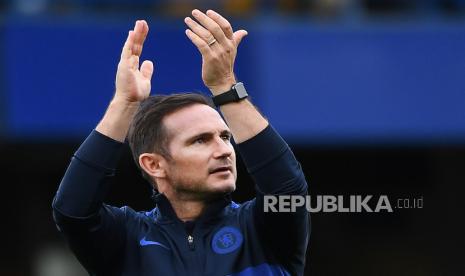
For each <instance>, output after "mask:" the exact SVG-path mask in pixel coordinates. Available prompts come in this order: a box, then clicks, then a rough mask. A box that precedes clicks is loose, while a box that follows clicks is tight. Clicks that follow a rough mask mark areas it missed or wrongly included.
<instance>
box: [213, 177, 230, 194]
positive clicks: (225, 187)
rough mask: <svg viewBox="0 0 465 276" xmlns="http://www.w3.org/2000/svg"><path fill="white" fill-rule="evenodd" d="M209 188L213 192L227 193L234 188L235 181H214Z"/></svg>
mask: <svg viewBox="0 0 465 276" xmlns="http://www.w3.org/2000/svg"><path fill="white" fill-rule="evenodd" d="M210 187H211V188H210V189H209V190H210V191H212V192H213V193H215V194H228V193H232V192H234V190H235V189H236V181H234V180H224V181H221V183H218V182H217V183H215V184H214V185H212V186H210Z"/></svg>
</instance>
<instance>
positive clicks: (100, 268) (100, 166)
mask: <svg viewBox="0 0 465 276" xmlns="http://www.w3.org/2000/svg"><path fill="white" fill-rule="evenodd" d="M122 146H123V143H120V142H117V141H115V140H113V139H111V138H109V137H107V136H104V135H103V134H101V133H99V132H97V131H95V130H94V131H93V132H92V133H91V134H90V135H89V137H88V138H87V139H86V140H85V141H84V143H83V144H82V145H81V146H80V148H79V149H78V150H77V152H76V153H75V155H74V156H73V158H72V160H71V163H70V165H69V167H68V169H67V171H66V173H65V175H64V177H63V179H62V181H61V184H60V187H59V188H58V192H57V194H56V196H55V199H54V201H53V215H54V219H55V222H56V224H57V226H58V229H59V230H60V231H61V232H62V233H63V234H64V236H65V237H66V239H67V241H68V243H69V245H70V247H71V250H72V251H73V252H74V253H75V254H76V256H77V258H78V259H79V261H80V262H81V263H82V264H83V265H84V267H85V268H86V269H87V271H88V272H89V273H90V274H91V275H130V276H136V275H162V276H171V275H199V276H200V275H201V276H204V275H213V276H217V275H303V270H304V264H305V252H306V248H307V243H308V236H309V216H308V212H307V211H306V209H305V208H298V209H297V212H295V213H273V212H264V211H263V209H264V208H263V205H264V204H263V200H264V199H263V196H264V195H281V194H282V195H306V194H307V184H306V181H305V177H304V174H303V173H302V170H301V167H300V164H299V162H298V161H297V160H296V159H295V157H294V155H293V153H292V151H291V150H290V148H289V147H288V145H287V144H286V143H285V142H284V140H283V139H282V138H281V137H280V136H279V134H277V133H276V131H275V130H274V129H273V128H272V127H271V126H268V127H267V128H266V129H265V130H263V131H262V132H261V133H259V134H258V135H256V136H255V137H253V138H251V139H249V140H247V141H245V142H243V143H240V144H238V145H237V146H236V148H237V150H238V151H239V153H240V155H241V156H242V158H243V160H244V163H245V165H246V167H247V170H248V172H249V173H250V174H251V176H252V178H253V180H254V182H255V184H256V197H255V198H254V199H252V200H250V201H247V202H245V203H243V204H237V203H235V202H233V201H231V198H230V196H229V195H228V196H225V197H224V198H221V199H218V200H216V201H214V202H212V203H211V204H210V205H209V206H208V208H207V209H206V211H205V212H204V213H202V215H201V216H200V217H199V218H198V219H197V220H196V221H194V222H183V221H181V220H179V219H178V218H177V217H176V214H175V212H174V211H173V209H172V207H171V205H170V203H169V201H168V200H167V198H166V197H165V196H164V195H162V194H159V195H157V196H156V199H155V201H156V208H155V209H153V210H152V211H149V212H136V211H134V210H132V209H131V208H129V207H122V208H117V207H113V206H109V205H106V204H104V203H103V200H104V197H105V194H106V192H107V190H108V188H109V186H110V185H109V183H110V182H111V181H110V180H111V178H112V177H113V176H114V174H115V168H116V164H117V161H118V159H119V156H120V154H121V151H122ZM128 188H130V187H128Z"/></svg>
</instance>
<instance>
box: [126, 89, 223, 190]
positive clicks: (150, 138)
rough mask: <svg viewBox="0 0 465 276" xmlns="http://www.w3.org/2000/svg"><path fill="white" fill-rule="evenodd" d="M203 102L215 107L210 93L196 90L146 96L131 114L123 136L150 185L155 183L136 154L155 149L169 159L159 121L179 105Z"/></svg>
mask: <svg viewBox="0 0 465 276" xmlns="http://www.w3.org/2000/svg"><path fill="white" fill-rule="evenodd" d="M194 104H204V105H208V106H210V107H212V108H215V106H214V105H213V102H212V101H211V99H210V97H207V96H205V95H202V94H199V93H176V94H171V95H156V96H149V97H148V98H146V99H145V100H143V101H142V102H141V103H140V107H139V109H138V110H137V112H136V114H135V115H134V118H133V120H132V122H131V124H130V126H129V131H128V136H127V140H128V142H129V147H130V148H131V152H132V156H133V158H134V161H135V162H136V165H137V167H138V168H139V169H140V171H141V173H142V177H144V178H145V179H146V180H147V181H148V182H149V183H150V184H151V185H152V186H153V188H154V189H157V183H156V182H155V180H154V179H152V178H151V176H150V175H149V174H147V173H146V172H145V171H144V170H143V169H142V168H141V166H140V164H139V156H140V155H141V154H143V153H146V152H149V153H158V154H160V155H161V156H163V157H165V158H167V159H170V158H171V155H170V152H169V149H168V142H169V139H170V137H169V133H168V131H167V129H166V127H165V125H164V124H163V119H164V118H165V116H167V115H169V114H172V113H174V112H176V111H177V110H179V109H182V108H185V107H188V106H191V105H194Z"/></svg>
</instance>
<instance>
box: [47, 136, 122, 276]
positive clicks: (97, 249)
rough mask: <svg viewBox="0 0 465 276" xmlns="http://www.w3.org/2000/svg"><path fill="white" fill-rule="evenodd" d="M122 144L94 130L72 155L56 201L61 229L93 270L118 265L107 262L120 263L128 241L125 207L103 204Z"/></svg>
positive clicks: (78, 254)
mask: <svg viewBox="0 0 465 276" xmlns="http://www.w3.org/2000/svg"><path fill="white" fill-rule="evenodd" d="M122 146H123V144H122V143H120V142H118V141H115V140H113V139H111V138H109V137H107V136H105V135H103V134H101V133H99V132H97V131H96V130H94V131H92V133H91V134H90V135H89V136H88V137H87V139H86V140H85V141H84V143H83V144H82V145H81V146H80V147H79V149H78V150H77V152H76V153H75V154H74V156H73V157H72V159H71V163H70V164H69V166H68V169H67V170H66V173H65V175H64V177H63V179H62V181H61V183H60V186H59V188H58V191H57V193H56V195H55V198H54V200H53V203H52V207H53V218H54V220H55V223H56V225H57V228H58V230H59V231H60V232H62V233H63V234H64V236H65V238H66V239H67V241H68V243H69V245H70V248H71V250H73V252H74V253H75V254H76V256H77V258H78V259H79V261H80V262H81V263H82V264H83V265H84V267H85V268H86V269H87V270H88V271H89V272H90V273H91V274H94V273H99V272H100V273H101V272H103V271H102V269H103V268H104V267H113V268H114V269H117V267H115V265H112V266H108V265H106V264H109V263H110V262H113V264H117V262H114V261H115V260H116V259H117V258H118V257H119V255H118V254H119V253H118V252H122V250H121V249H122V247H123V246H124V243H125V236H126V235H125V211H124V208H122V209H120V208H116V207H111V206H108V205H105V204H103V198H104V196H105V194H106V192H107V190H108V187H109V185H110V181H111V179H112V178H113V176H114V175H115V168H116V165H117V162H118V160H119V157H120V155H121V152H122ZM104 273H105V274H109V273H110V272H109V271H105V272H104Z"/></svg>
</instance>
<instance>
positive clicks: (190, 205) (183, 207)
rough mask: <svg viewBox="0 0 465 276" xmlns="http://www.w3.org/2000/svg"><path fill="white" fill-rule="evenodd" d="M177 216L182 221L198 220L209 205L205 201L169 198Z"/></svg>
mask: <svg viewBox="0 0 465 276" xmlns="http://www.w3.org/2000/svg"><path fill="white" fill-rule="evenodd" d="M168 200H169V201H170V203H171V207H172V208H173V210H174V212H175V213H176V216H177V217H178V218H179V219H180V220H182V221H189V220H196V219H197V218H198V217H199V216H200V215H201V214H202V212H203V211H204V210H205V207H206V206H207V204H206V203H205V202H204V201H195V200H178V199H176V198H168Z"/></svg>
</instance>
